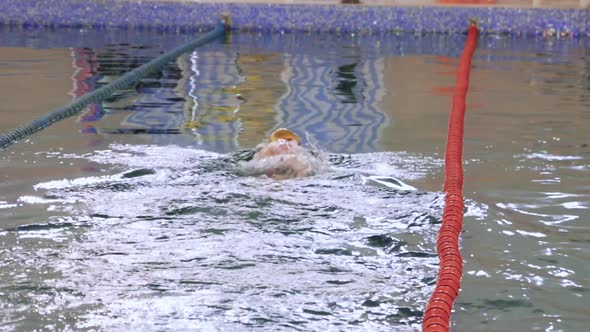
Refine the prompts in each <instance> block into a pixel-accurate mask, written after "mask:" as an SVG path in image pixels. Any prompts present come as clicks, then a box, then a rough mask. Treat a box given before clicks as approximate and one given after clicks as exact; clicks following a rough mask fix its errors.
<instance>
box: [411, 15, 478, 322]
mask: <svg viewBox="0 0 590 332" xmlns="http://www.w3.org/2000/svg"><path fill="white" fill-rule="evenodd" d="M477 35H478V30H477V26H476V24H475V23H474V22H471V23H470V26H469V31H468V33H467V41H466V43H465V49H464V50H463V54H461V61H460V64H459V70H458V72H457V83H456V85H455V92H454V93H453V109H452V111H451V115H450V118H449V131H448V134H447V148H446V152H445V184H444V188H443V191H444V192H445V193H446V195H445V207H444V210H443V221H442V226H441V228H440V231H439V232H438V237H437V240H436V251H437V253H438V257H439V260H440V264H439V270H438V278H437V281H436V287H435V289H434V292H433V294H432V296H431V297H430V300H429V301H428V304H427V305H426V310H425V311H424V317H423V319H422V330H423V331H424V332H435V331H437V332H438V331H449V325H450V320H451V310H452V308H453V303H454V302H455V298H456V297H457V295H458V294H459V288H460V287H461V276H462V273H463V259H462V258H461V252H460V251H459V235H460V233H461V228H462V226H463V121H464V119H465V96H466V95H467V89H468V87H469V72H470V71H471V57H472V56H473V52H474V51H475V48H476V46H477Z"/></svg>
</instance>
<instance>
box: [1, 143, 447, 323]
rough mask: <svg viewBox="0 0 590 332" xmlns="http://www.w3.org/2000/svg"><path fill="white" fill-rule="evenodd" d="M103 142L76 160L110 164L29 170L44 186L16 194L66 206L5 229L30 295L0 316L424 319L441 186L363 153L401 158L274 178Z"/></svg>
mask: <svg viewBox="0 0 590 332" xmlns="http://www.w3.org/2000/svg"><path fill="white" fill-rule="evenodd" d="M111 148H112V149H111V150H103V151H97V152H95V153H92V154H90V155H84V156H77V157H78V158H85V159H88V160H92V161H94V162H96V163H99V164H112V163H114V164H116V165H118V166H117V167H118V168H120V169H121V171H120V172H118V173H116V174H110V175H104V176H97V177H85V178H77V179H70V180H56V181H49V182H44V183H39V184H38V185H36V186H35V189H36V191H37V193H39V194H40V195H39V196H30V195H29V196H23V197H21V199H20V202H21V203H22V204H46V205H48V208H50V209H51V210H53V211H57V212H60V211H61V213H62V214H64V215H67V216H62V217H59V218H53V219H52V220H51V221H50V222H49V223H47V224H39V225H28V226H21V227H18V228H16V229H12V230H7V231H5V232H4V233H3V234H2V235H1V236H2V237H3V238H4V240H5V241H9V240H10V241H15V242H18V243H19V244H20V245H21V246H14V247H13V248H12V249H11V253H10V256H11V257H12V262H11V263H8V264H12V265H13V268H14V270H13V272H12V275H11V277H10V279H11V280H12V282H14V285H15V286H14V287H12V288H11V294H12V295H11V296H12V297H18V298H19V299H20V300H18V301H16V302H19V301H21V302H27V301H28V302H29V303H35V306H34V307H35V308H36V309H34V310H31V309H30V307H25V306H22V307H19V306H15V307H12V308H9V309H8V310H6V311H5V314H4V315H5V317H6V318H7V321H8V322H9V323H8V324H9V325H8V326H12V327H14V328H19V327H23V326H24V325H22V324H24V323H23V322H31V321H37V322H38V323H39V325H41V326H49V325H50V324H53V325H52V326H56V327H58V328H59V329H62V328H64V329H67V328H73V329H78V328H81V329H90V328H99V329H107V330H111V329H119V328H123V327H130V328H132V329H150V328H153V327H155V326H158V327H161V328H170V329H193V328H199V329H213V330H215V329H221V330H228V329H229V330H231V329H248V328H262V329H272V330H273V331H275V330H317V329H324V328H333V329H337V328H338V326H340V327H342V326H346V327H347V330H359V331H360V330H366V329H379V328H382V327H384V326H390V327H391V326H395V327H396V328H399V329H401V330H404V329H407V330H414V329H416V328H417V326H419V322H420V317H421V311H422V306H423V304H424V303H425V301H426V298H427V296H428V294H429V292H430V291H431V287H432V285H433V281H434V277H435V273H436V264H437V259H436V254H435V252H433V249H432V248H434V245H433V243H434V238H435V235H436V230H437V225H436V224H438V223H439V222H440V217H441V216H440V214H441V209H442V207H441V204H442V203H441V194H439V193H428V192H421V191H418V190H415V189H414V188H412V187H411V186H409V185H406V184H404V183H403V182H402V181H400V180H397V179H395V178H394V177H388V176H386V175H385V174H386V173H387V170H386V169H385V166H383V164H381V166H377V167H376V168H373V166H372V165H380V163H379V162H378V160H379V159H382V160H386V159H389V160H393V159H400V156H396V155H395V154H391V153H383V154H367V155H351V156H344V155H333V156H331V157H330V159H331V161H332V162H331V166H330V170H329V171H325V172H322V173H320V174H317V175H314V176H311V177H305V178H297V179H290V180H284V181H275V180H272V179H269V178H266V177H252V176H242V175H240V174H239V173H240V172H239V169H240V168H239V166H237V165H236V164H235V163H231V162H227V160H228V158H225V156H224V155H219V154H216V153H211V152H205V151H201V150H193V149H186V148H176V147H156V146H137V145H113V146H111ZM67 157H68V158H73V157H75V156H73V155H67ZM404 158H405V156H404ZM394 164H395V163H394ZM389 170H390V171H391V170H392V168H391V167H390V168H389ZM371 171H372V172H371ZM25 242H26V243H27V246H29V247H30V246H33V247H35V248H37V249H36V250H30V249H28V250H25V249H23V246H22V244H23V243H25ZM6 255H7V253H6V251H4V252H3V253H2V256H4V257H6ZM3 271H7V269H3ZM36 274H41V275H46V276H50V277H43V278H35V277H34V275H36ZM3 278H4V279H3V280H5V279H6V278H7V276H3ZM14 301H15V300H14V299H13V302H14Z"/></svg>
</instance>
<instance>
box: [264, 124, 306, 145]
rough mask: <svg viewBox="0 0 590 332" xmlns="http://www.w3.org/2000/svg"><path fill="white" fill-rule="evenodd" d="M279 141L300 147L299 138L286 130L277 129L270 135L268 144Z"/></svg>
mask: <svg viewBox="0 0 590 332" xmlns="http://www.w3.org/2000/svg"><path fill="white" fill-rule="evenodd" d="M281 140H283V141H286V142H295V143H297V145H301V139H300V138H299V136H297V134H295V133H294V132H292V131H290V130H289V129H286V128H279V129H277V130H275V131H273V132H272V134H270V139H269V141H270V142H280V141H281Z"/></svg>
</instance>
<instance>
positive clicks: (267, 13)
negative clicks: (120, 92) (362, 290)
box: [0, 0, 590, 36]
mask: <svg viewBox="0 0 590 332" xmlns="http://www.w3.org/2000/svg"><path fill="white" fill-rule="evenodd" d="M221 13H229V14H230V15H231V17H232V21H233V25H234V27H235V28H236V29H243V30H256V31H273V32H294V31H305V32H307V31H315V32H317V31H325V32H340V33H380V32H391V31H412V32H461V31H465V29H466V25H467V20H468V19H469V18H476V19H477V20H478V21H479V22H480V24H481V31H482V33H508V34H514V35H543V34H557V35H567V36H571V35H573V36H580V35H588V34H589V33H590V28H589V25H590V10H589V9H566V8H561V9H560V8H502V7H430V6H414V7H412V6H399V7H396V6H362V5H361V6H358V5H350V6H341V5H322V4H315V5H305V4H298V5H293V4H291V5H289V4H263V3H250V4H244V3H227V2H224V3H196V2H193V3H191V2H170V1H166V2H159V1H157V0H156V1H149V2H141V1H137V2H136V1H114V0H101V1H87V0H86V1H85V0H19V1H15V0H0V23H3V24H11V25H20V26H23V27H25V28H28V27H42V26H43V27H92V28H95V29H104V28H112V27H118V28H125V29H127V28H139V29H142V28H149V29H157V30H178V31H195V30H200V29H209V28H211V27H212V26H213V25H214V23H215V22H216V21H217V20H218V19H219V16H220V14H221Z"/></svg>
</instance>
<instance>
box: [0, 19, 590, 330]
mask: <svg viewBox="0 0 590 332" xmlns="http://www.w3.org/2000/svg"><path fill="white" fill-rule="evenodd" d="M0 35H1V36H2V37H3V38H2V39H1V44H0V47H2V51H1V52H0V54H4V55H3V56H2V58H1V59H0V66H1V67H2V68H5V69H6V70H4V73H5V74H4V75H0V86H2V87H5V88H3V90H4V91H11V93H7V92H5V93H0V96H1V100H2V104H3V105H4V108H3V109H2V110H0V112H2V113H1V116H2V121H1V122H0V129H2V130H6V129H8V128H12V127H14V126H17V125H20V124H22V123H24V122H27V121H29V120H31V119H32V118H34V117H35V116H38V115H41V114H44V113H45V112H47V111H49V110H51V109H52V108H54V107H57V106H60V105H61V104H62V103H65V102H67V101H68V100H71V98H73V97H74V96H76V95H81V94H83V93H85V92H87V91H91V90H92V89H95V88H96V87H99V86H101V85H103V84H106V83H108V82H109V81H111V80H112V79H114V78H116V77H117V76H119V75H121V74H122V73H124V72H126V71H128V70H130V69H132V68H134V67H137V66H138V65H140V64H141V63H144V62H146V61H148V60H149V59H151V58H153V57H155V56H157V55H158V54H160V53H161V52H163V51H165V50H166V49H169V48H171V47H173V46H176V45H178V44H180V43H182V42H184V41H186V40H187V39H188V38H190V36H187V35H175V34H161V33H155V32H133V31H126V32H100V33H98V32H94V31H86V30H81V31H78V30H59V31H41V30H30V31H22V30H8V29H4V30H2V31H1V32H0ZM463 38H464V36H446V35H425V36H416V35H386V36H375V37H368V36H362V37H359V36H339V37H336V36H332V35H319V36H308V35H305V36H304V35H289V34H286V35H257V34H234V35H232V36H231V37H230V38H228V39H226V40H224V41H219V42H217V43H214V44H212V45H209V46H207V47H206V48H202V49H199V50H197V51H195V52H193V53H191V54H187V55H185V56H183V57H181V58H180V59H179V60H178V61H176V62H175V63H171V64H170V65H169V66H167V67H166V68H164V69H163V70H162V71H160V72H158V73H156V74H154V75H152V76H150V77H149V78H146V79H144V80H142V82H141V83H140V84H138V85H137V86H135V87H133V88H131V89H129V90H126V91H122V92H120V93H118V94H117V95H115V96H113V97H112V98H110V99H109V100H107V101H105V102H103V103H101V104H98V105H92V106H91V107H88V108H87V109H86V110H84V111H83V112H82V113H81V114H80V116H78V117H73V118H70V119H66V120H64V121H62V122H60V123H57V124H55V125H54V126H52V127H50V128H48V129H46V130H44V131H42V132H40V133H38V134H36V135H34V136H32V137H30V138H29V139H27V140H26V141H23V142H19V143H18V144H16V145H14V146H11V147H10V148H8V149H7V150H3V151H1V152H0V167H1V173H0V179H1V180H0V242H1V244H2V245H1V247H0V248H1V249H0V257H1V258H2V259H0V261H1V262H2V263H0V315H2V319H1V321H2V325H0V327H1V329H3V330H7V331H8V330H33V329H35V328H37V329H40V330H120V329H124V328H125V329H131V330H191V329H197V330H223V331H232V330H272V331H280V330H304V331H310V330H311V331H315V330H334V331H350V330H353V331H354V330H356V331H377V330H383V329H384V328H394V330H400V331H414V330H419V329H420V321H421V315H422V309H423V307H424V304H425V302H426V301H427V299H428V297H429V295H430V294H431V292H432V288H433V285H434V277H435V275H436V266H437V265H436V264H437V259H436V255H435V252H434V245H435V237H436V232H437V229H438V227H439V225H440V219H441V213H442V194H441V193H440V189H441V187H442V181H443V163H442V156H443V152H444V144H445V137H446V126H447V117H448V112H449V110H450V105H451V95H450V94H451V91H452V89H451V88H452V86H453V84H454V70H455V68H456V66H457V56H458V55H459V54H460V52H461V49H462V47H463ZM587 47H588V45H587V42H586V41H581V40H553V39H512V38H505V37H482V38H481V39H480V44H479V48H478V50H477V52H476V54H475V59H474V63H473V64H474V68H473V72H472V80H471V89H470V92H469V97H468V113H467V120H466V130H465V146H464V151H465V152H464V157H465V197H466V206H467V210H466V217H465V226H464V232H463V234H462V242H461V248H462V252H463V257H464V260H465V267H464V278H463V286H462V290H461V293H460V296H459V298H458V299H457V303H456V305H455V313H454V315H453V325H454V329H455V330H458V331H462V330H468V331H528V330H541V331H558V330H562V331H584V330H585V328H584V327H585V325H586V323H587V322H588V319H587V317H588V315H587V314H588V309H587V308H588V307H589V304H590V303H589V302H588V299H587V294H586V293H587V290H588V287H589V284H590V271H589V269H588V267H587V266H586V264H585V262H586V261H587V260H588V258H590V257H589V254H588V252H589V251H588V250H589V246H588V243H590V234H589V232H588V221H587V219H588V217H589V212H588V208H589V203H590V198H589V196H590V182H589V180H588V177H587V175H588V173H589V171H590V167H589V166H588V165H589V163H588V160H589V156H590V147H589V145H588V144H590V142H588V135H587V133H586V127H587V126H588V124H589V122H590V113H589V111H588V110H589V106H590V93H589V88H590V83H589V81H588V77H589V69H588V61H590V60H589V59H590V58H589V57H588V54H587V51H586V49H587ZM11 87H12V88H11ZM10 89H12V90H10ZM31 95H38V96H43V97H40V98H31V97H30V96H31ZM60 98H61V99H60ZM15 110H18V111H15ZM280 126H285V127H289V128H292V129H293V130H295V131H296V132H298V133H299V134H300V135H301V136H302V137H304V143H305V144H306V145H307V146H310V145H313V146H316V147H317V148H319V149H321V150H322V151H324V152H325V153H326V154H330V155H331V167H330V169H329V170H327V171H325V172H322V173H320V174H318V175H316V176H313V177H310V178H305V179H293V180H286V181H274V180H270V179H266V178H259V177H247V176H242V175H240V173H239V170H238V169H237V166H236V165H234V164H231V163H227V162H224V161H223V160H224V159H227V157H228V156H230V155H231V154H232V153H233V152H235V151H237V150H239V149H243V148H252V147H254V146H256V144H258V143H260V142H262V141H263V140H264V139H265V137H266V136H267V135H268V133H270V131H272V130H273V129H274V128H276V127H280Z"/></svg>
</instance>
